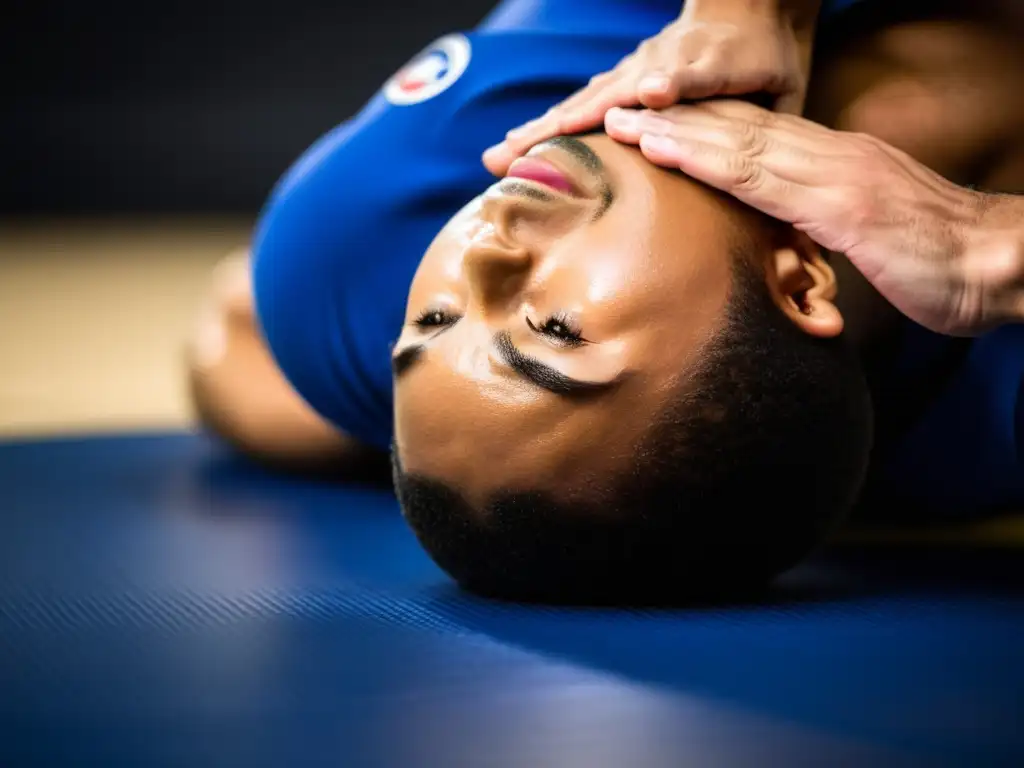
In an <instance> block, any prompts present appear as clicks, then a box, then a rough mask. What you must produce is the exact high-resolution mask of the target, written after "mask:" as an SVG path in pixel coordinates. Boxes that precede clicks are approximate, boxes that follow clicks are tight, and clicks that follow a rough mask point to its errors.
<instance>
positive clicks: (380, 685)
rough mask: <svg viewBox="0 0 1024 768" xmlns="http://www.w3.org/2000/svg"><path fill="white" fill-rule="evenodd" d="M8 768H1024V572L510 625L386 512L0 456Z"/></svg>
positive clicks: (885, 579) (249, 483) (1008, 557)
mask: <svg viewBox="0 0 1024 768" xmlns="http://www.w3.org/2000/svg"><path fill="white" fill-rule="evenodd" d="M0 489H2V496H0V765H2V766H5V768H6V766H22V765H26V766H27V765H86V764H88V765H105V766H120V765H147V766H164V765H166V766H172V765H173V766H180V765H191V766H198V765H245V766H261V765H268V766H270V765H273V766H281V765H299V764H325V765H341V766H445V767H446V768H447V767H450V766H473V767H474V768H476V767H477V766H542V765H544V766H546V765H551V766H587V768H590V767H592V766H622V765H630V766H671V767H672V768H677V767H678V766H691V765H692V766H698V765H699V766H718V765H754V766H765V765H786V766H797V765H807V766H821V765H829V766H837V765H851V766H866V765H871V766H879V765H972V766H977V765H1000V764H1005V765H1021V764H1024V734H1022V733H1021V727H1020V726H1021V723H1022V722H1024V709H1022V707H1021V705H1020V704H1019V702H1018V700H1019V699H1020V693H1021V691H1024V651H1022V648H1024V557H1022V554H1024V553H1022V552H1019V551H1014V550H1012V549H1002V550H997V549H985V550H973V551H972V550H960V551H958V550H949V549H934V548H933V549H920V548H918V549H901V548H891V547H890V548H885V549H883V550H877V549H876V550H871V549H862V548H861V549H854V548H845V549H843V550H840V551H836V552H832V553H828V554H826V555H824V556H822V557H821V558H819V559H818V560H817V561H815V562H814V563H811V564H809V565H808V566H806V567H803V568H801V569H799V570H798V571H796V572H794V573H793V574H790V575H789V576H788V577H787V578H786V579H785V580H784V581H783V583H782V584H781V585H780V587H779V589H778V590H776V591H775V592H774V593H773V594H772V595H771V596H770V598H769V599H767V600H766V601H765V602H764V603H763V604H757V605H737V606H713V607H700V608H689V609H678V610H661V611H613V610H569V609H552V608H531V607H523V606H515V605H505V604H497V603H488V602H484V601H481V600H476V599H474V598H471V597H469V596H466V595H464V594H462V593H460V592H458V591H457V590H456V589H454V588H453V587H452V586H451V585H450V584H449V583H448V581H447V580H446V579H445V577H444V575H443V574H442V573H440V572H439V571H438V570H437V569H436V568H435V567H434V566H433V565H432V564H431V563H430V561H429V560H428V559H427V558H426V556H425V555H423V554H422V553H421V552H420V550H419V549H418V548H417V546H416V543H415V541H414V540H413V538H412V536H411V534H410V533H409V532H408V531H407V530H406V529H405V527H404V526H403V524H402V521H401V519H400V517H399V515H398V512H397V507H396V505H395V503H394V501H393V500H392V498H391V497H390V495H389V494H387V493H384V492H377V491H372V490H362V489H345V488H336V487H329V486H324V485H312V484H302V483H297V482H294V481H289V480H284V479H279V478H273V477H269V476H266V475H263V474H260V473H259V472H257V471H254V470H252V469H249V468H247V467H246V466H244V465H242V464H240V463H237V462H236V461H235V460H233V459H231V458H230V457H227V456H225V455H224V454H223V453H221V452H220V451H219V449H217V448H216V447H215V446H213V445H211V444H210V443H208V442H206V441H204V440H202V439H200V438H192V437H135V438H113V439H93V440H80V441H65V442H35V443H24V444H6V445H0Z"/></svg>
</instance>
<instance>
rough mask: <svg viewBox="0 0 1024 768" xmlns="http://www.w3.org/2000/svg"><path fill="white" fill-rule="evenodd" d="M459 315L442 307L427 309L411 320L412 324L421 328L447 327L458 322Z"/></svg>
mask: <svg viewBox="0 0 1024 768" xmlns="http://www.w3.org/2000/svg"><path fill="white" fill-rule="evenodd" d="M460 317H461V316H460V315H456V314H453V313H451V312H448V311H446V310H443V309H427V310H424V311H423V312H422V313H421V314H420V315H419V317H417V318H416V319H415V320H413V321H412V325H414V326H415V327H417V328H420V329H422V330H432V329H441V328H449V327H451V326H453V325H455V324H456V323H457V322H459V319H460Z"/></svg>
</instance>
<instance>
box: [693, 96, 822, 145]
mask: <svg viewBox="0 0 1024 768" xmlns="http://www.w3.org/2000/svg"><path fill="white" fill-rule="evenodd" d="M690 109H699V110H701V111H704V112H708V113H710V114H712V115H717V116H719V117H722V118H726V119H732V120H743V121H745V122H748V123H754V124H755V125H760V126H764V127H768V128H779V129H781V130H784V131H788V132H790V133H792V134H794V135H801V136H808V137H819V138H820V137H822V136H830V135H831V134H833V133H834V131H832V130H831V129H829V128H826V127H825V126H823V125H819V124H818V123H815V122H813V121H811V120H807V119H805V118H803V117H800V116H799V115H797V114H785V113H780V111H774V112H773V111H771V110H767V109H765V108H764V107H759V106H757V105H756V104H751V103H750V102H747V101H740V100H739V99H716V100H714V101H708V102H705V103H703V104H700V105H696V106H693V107H690Z"/></svg>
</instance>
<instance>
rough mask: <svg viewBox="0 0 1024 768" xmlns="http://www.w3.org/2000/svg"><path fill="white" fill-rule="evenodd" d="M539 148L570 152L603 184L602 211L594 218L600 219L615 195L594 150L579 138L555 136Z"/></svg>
mask: <svg viewBox="0 0 1024 768" xmlns="http://www.w3.org/2000/svg"><path fill="white" fill-rule="evenodd" d="M580 135H583V134H580ZM538 146H550V147H556V148H558V149H561V150H564V151H565V152H568V153H569V154H570V155H572V156H573V158H574V159H575V160H576V162H577V163H579V164H580V165H582V166H583V167H584V168H585V169H586V170H587V171H588V172H589V173H591V174H593V175H594V176H596V177H597V178H598V179H599V180H600V182H601V209H600V210H599V211H598V212H597V214H596V215H595V217H594V218H599V217H600V216H601V215H603V214H604V212H605V211H607V210H608V206H610V205H611V204H612V201H613V200H614V199H615V195H614V194H613V192H612V188H611V185H610V184H609V183H608V179H607V178H606V175H605V167H604V163H603V162H602V161H601V158H600V157H598V155H597V153H596V152H595V151H594V150H592V149H591V148H590V147H589V146H587V145H586V144H585V143H584V142H582V141H580V139H579V138H578V137H577V136H555V137H554V138H551V139H548V140H547V141H544V142H541V144H539V145H538Z"/></svg>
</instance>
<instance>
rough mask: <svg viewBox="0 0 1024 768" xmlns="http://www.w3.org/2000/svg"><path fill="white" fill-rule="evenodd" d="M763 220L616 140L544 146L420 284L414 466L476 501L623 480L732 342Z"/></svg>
mask: <svg viewBox="0 0 1024 768" xmlns="http://www.w3.org/2000/svg"><path fill="white" fill-rule="evenodd" d="M746 217H747V214H746V213H744V212H742V211H740V210H739V209H738V208H737V207H736V206H735V205H733V204H730V203H728V202H726V201H725V200H723V199H722V198H721V197H719V196H718V195H716V194H714V193H712V192H710V191H709V190H707V189H706V188H704V187H701V186H699V185H698V184H696V183H695V182H693V181H691V180H689V179H686V178H685V177H683V176H681V175H679V174H673V173H669V172H667V171H665V170H662V169H658V168H656V167H655V166H653V165H651V164H650V163H649V162H648V161H646V160H645V159H644V158H643V156H642V155H640V153H639V152H637V151H636V150H634V149H632V148H628V147H625V146H622V145H619V144H617V143H615V142H614V141H612V140H611V139H608V138H607V137H604V136H590V137H587V138H585V139H584V140H578V139H573V138H560V139H556V140H553V141H550V142H546V143H544V144H541V145H539V146H537V147H536V148H534V150H532V151H531V152H530V153H529V154H528V155H527V156H526V157H525V158H523V159H521V160H519V161H517V163H516V164H515V165H514V166H513V168H512V169H511V170H510V172H509V176H507V177H506V178H505V179H503V180H502V181H500V182H498V183H496V184H495V185H494V186H492V187H491V188H490V189H489V190H488V191H487V192H485V193H484V194H483V195H482V196H481V197H479V198H477V199H476V200H474V201H473V202H472V203H470V204H469V205H468V206H466V208H464V209H463V210H462V211H461V212H460V213H459V214H457V215H456V216H455V217H454V218H453V219H452V220H451V221H450V222H449V223H448V225H447V226H446V227H445V228H444V229H443V230H442V231H441V232H440V234H439V235H438V236H437V238H436V239H435V240H434V242H433V244H432V245H431V246H430V248H429V250H428V251H427V253H426V254H425V255H424V257H423V260H422V262H421V264H420V266H419V269H418V271H417V273H416V276H415V277H414V279H413V282H412V286H411V289H410V295H409V302H408V307H407V310H406V317H405V326H404V329H403V331H402V334H401V337H400V338H399V340H398V342H397V344H396V346H395V361H396V386H395V442H396V450H397V451H398V452H399V455H400V457H401V460H402V463H403V465H404V468H405V470H406V471H408V472H411V473H416V474H421V475H427V476H431V477H435V478H438V479H441V480H443V481H445V482H446V483H449V484H450V485H451V486H452V487H454V488H457V489H458V490H459V491H460V492H461V493H462V494H463V495H464V496H465V497H466V499H467V500H468V501H470V502H471V503H474V504H482V503H483V502H484V501H485V500H486V498H487V497H488V496H489V495H490V493H491V492H492V491H493V490H494V489H496V488H499V487H501V488H513V489H514V488H529V489H535V490H545V491H551V492H554V493H556V494H563V495H565V494H585V493H586V492H587V489H595V488H598V487H600V486H601V484H602V483H605V482H607V481H608V479H609V478H610V477H612V476H613V475H614V474H616V473H617V472H618V471H621V468H622V467H623V465H624V462H626V461H627V460H628V459H629V456H630V455H631V452H632V450H633V448H634V446H635V445H636V444H637V442H638V440H639V439H640V438H641V436H642V434H643V432H644V430H645V429H646V427H647V426H648V425H649V424H650V423H651V421H652V419H653V418H654V416H655V415H656V414H657V413H658V412H659V411H660V410H661V409H662V408H663V407H664V406H665V404H666V401H667V398H668V397H669V396H678V392H679V391H680V387H681V386H685V383H686V382H685V377H686V372H687V371H691V370H693V369H694V367H695V363H696V362H697V361H699V359H700V349H701V346H702V344H704V343H705V342H707V341H708V340H709V339H710V338H711V337H712V336H713V335H714V333H715V332H716V331H717V330H718V329H719V327H720V324H721V322H722V319H723V316H724V308H725V305H726V302H727V299H728V295H729V289H730V285H731V260H732V253H731V250H732V243H734V242H735V236H736V233H737V232H736V231H737V229H738V228H741V227H743V226H745V225H746V224H747V223H749V220H748V219H747V218H746Z"/></svg>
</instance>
